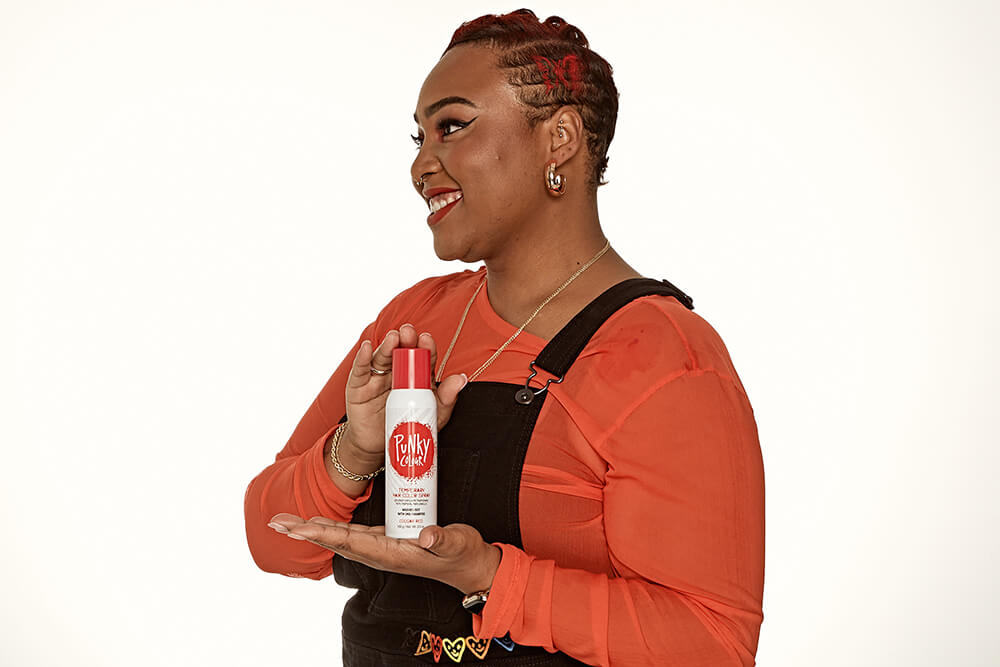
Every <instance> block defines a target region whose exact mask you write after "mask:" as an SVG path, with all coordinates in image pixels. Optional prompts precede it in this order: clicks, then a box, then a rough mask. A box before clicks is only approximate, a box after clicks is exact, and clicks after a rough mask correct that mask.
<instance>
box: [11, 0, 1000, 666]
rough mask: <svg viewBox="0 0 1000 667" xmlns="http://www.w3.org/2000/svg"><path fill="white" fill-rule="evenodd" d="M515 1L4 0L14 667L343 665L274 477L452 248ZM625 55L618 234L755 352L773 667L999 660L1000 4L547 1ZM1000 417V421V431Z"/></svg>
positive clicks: (607, 199)
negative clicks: (297, 439) (421, 172)
mask: <svg viewBox="0 0 1000 667" xmlns="http://www.w3.org/2000/svg"><path fill="white" fill-rule="evenodd" d="M515 8H516V5H511V6H497V5H495V4H492V3H490V4H486V3H481V2H465V3H461V4H459V3H449V4H441V5H435V4H432V3H409V2H407V3H403V2H400V3H397V4H396V5H395V6H392V7H390V6H388V5H387V4H386V3H378V4H375V3H333V2H316V1H312V2H304V1H296V2H277V1H273V2H263V1H260V0H255V1H250V2H247V1H245V0H241V1H239V2H237V1H235V0H233V1H231V2H193V1H190V0H189V1H186V2H170V3H167V2H162V3H157V4H153V3H139V2H124V1H123V0H118V1H105V2H89V3H70V2H65V3H60V2H51V1H50V2H37V1H35V2H30V3H29V2H10V1H7V2H0V222H2V239H0V267H2V268H0V270H2V282H0V285H2V290H3V291H2V298H3V302H2V306H3V310H2V312H3V318H4V319H3V326H2V328H0V331H2V333H0V336H3V337H4V341H3V346H2V349H3V351H4V354H3V357H2V367H0V374H2V377H3V396H0V399H2V405H3V406H4V407H3V417H2V447H3V463H2V465H0V520H2V530H3V538H2V549H0V578H2V581H0V586H2V593H0V628H2V630H0V663H2V664H3V665H16V666H20V665H53V664H74V665H80V666H83V665H112V666H119V665H120V666H127V665H128V666H130V665H138V664H143V665H216V664H239V665H248V666H249V665H271V664H286V665H291V664H315V665H318V664H326V665H333V664H338V663H339V660H340V644H339V633H340V629H339V625H340V612H341V608H342V604H343V601H344V600H345V599H346V597H347V595H348V593H349V591H347V590H345V589H341V588H339V587H338V586H337V585H336V584H335V583H334V581H333V580H332V578H329V579H326V580H323V581H321V582H316V581H310V580H295V579H289V578H285V577H281V576H279V575H274V574H265V573H263V572H261V571H259V570H258V569H257V568H256V567H255V565H254V563H253V561H252V560H251V557H250V554H249V551H248V549H247V545H246V539H245V534H244V527H243V507H242V501H243V493H244V490H245V489H246V486H247V484H248V483H249V481H250V480H251V479H252V478H253V477H254V475H256V474H257V473H258V472H259V471H260V470H261V469H263V468H264V467H265V466H267V465H268V464H270V463H271V462H272V461H273V460H274V456H275V454H276V453H277V452H278V451H279V450H280V449H281V447H282V446H283V445H284V443H285V441H286V440H287V438H288V437H289V435H290V434H291V432H292V429H293V428H294V427H295V424H296V423H297V422H298V419H299V418H300V416H301V415H302V413H303V412H304V411H305V409H306V408H307V407H308V405H309V403H310V401H311V400H312V399H313V397H314V396H315V394H316V393H317V392H318V390H319V388H320V387H321V386H322V385H323V383H324V382H325V381H326V379H327V377H328V376H329V374H330V373H331V372H332V371H333V369H334V368H335V367H336V365H337V364H338V363H339V362H340V360H341V359H342V357H343V356H344V354H345V353H346V352H347V350H348V349H349V348H350V346H351V344H353V342H354V341H355V340H356V338H357V336H358V334H359V333H360V331H361V329H362V327H364V326H365V325H366V324H367V323H368V322H369V321H371V320H372V319H373V318H374V316H375V314H376V313H377V312H378V311H379V309H380V308H381V307H382V306H383V305H384V304H385V303H386V302H387V301H388V300H389V299H390V298H391V297H392V296H393V295H395V294H396V293H398V292H399V291H401V290H402V289H404V288H405V287H408V286H410V285H411V284H413V283H414V282H416V281H417V280H419V279H421V278H424V277H427V276H431V275H442V274H445V273H450V272H453V271H460V270H463V269H465V268H473V269H474V268H477V267H478V266H479V265H478V264H477V265H463V264H461V263H458V262H452V263H444V262H441V261H439V260H438V259H437V258H436V257H435V256H434V253H433V248H432V244H431V235H430V232H429V230H428V229H427V226H426V223H425V220H424V219H425V216H426V208H425V206H424V205H423V203H422V202H421V201H420V200H419V199H418V198H417V196H416V195H415V194H414V192H413V189H412V188H411V187H410V185H409V182H408V178H409V172H408V170H409V164H410V161H411V160H412V159H413V156H414V151H413V144H412V142H411V141H410V139H409V136H408V135H409V134H410V133H411V132H412V131H413V130H414V127H413V121H412V118H411V114H412V112H413V109H414V106H415V102H416V96H417V92H418V90H419V87H420V84H421V83H422V81H423V78H424V76H425V75H426V73H427V72H428V71H429V70H430V68H431V67H432V66H433V64H434V63H435V62H436V60H437V58H438V57H439V55H440V54H441V52H442V51H443V49H444V47H445V46H446V44H447V42H448V40H449V38H450V36H451V33H452V31H453V30H454V29H455V28H456V27H457V26H458V25H459V23H460V22H461V21H463V20H467V19H471V18H474V17H476V16H478V15H480V14H483V13H486V12H494V11H509V10H511V9H515ZM534 9H535V11H536V13H538V14H539V15H540V16H541V17H545V16H548V15H549V14H560V15H562V16H563V17H564V18H566V19H567V20H568V21H570V22H572V23H574V24H576V25H578V26H579V27H580V28H581V29H582V30H583V31H584V32H585V33H586V35H587V36H588V37H589V38H590V41H591V45H592V47H593V48H594V49H595V50H596V51H598V52H599V53H601V54H602V55H604V56H605V57H606V58H607V59H608V60H609V61H610V62H611V64H612V65H613V66H614V68H615V75H616V81H617V84H618V86H619V89H620V91H621V109H620V115H619V120H618V130H617V134H616V137H615V140H614V142H613V143H612V145H611V153H610V155H611V163H610V168H609V170H608V172H607V178H608V179H609V180H610V185H608V186H606V187H604V188H602V189H601V192H600V207H601V219H602V221H603V224H604V230H605V233H606V234H607V235H608V237H609V238H610V239H611V241H612V244H613V245H614V247H615V248H616V249H617V250H618V252H620V253H621V254H622V255H623V256H624V257H625V258H626V260H627V261H629V262H630V263H631V264H632V265H633V266H635V267H636V268H637V269H638V270H639V271H640V272H642V273H643V274H644V275H647V276H651V277H655V278H667V279H669V280H671V281H673V282H675V283H676V284H678V285H679V286H680V287H681V288H682V289H684V290H685V291H687V292H689V293H690V294H692V295H693V296H694V298H695V304H696V306H697V308H698V310H697V312H698V313H700V314H701V315H702V316H703V317H705V318H706V319H707V320H708V321H709V322H711V323H712V324H713V325H714V326H715V327H716V329H717V330H718V331H719V332H720V333H721V335H722V336H723V338H724V340H725V341H726V343H727V344H728V346H729V350H730V352H731V354H732V357H733V359H734V362H735V363H736V366H737V368H738V370H739V372H740V374H741V376H742V379H743V381H744V384H745V385H746V387H747V390H748V392H749V394H750V398H751V401H752V402H753V405H754V408H755V412H756V416H757V420H758V424H759V429H760V437H761V447H762V450H763V455H764V462H765V474H766V488H767V570H766V572H767V574H766V584H765V598H764V615H765V616H764V624H763V627H762V631H761V640H760V647H759V652H758V663H759V664H760V665H766V666H789V667H791V666H800V665H812V666H825V665H830V666H834V665H837V666H840V665H845V664H850V665H889V664H907V665H938V664H948V665H995V664H998V661H1000V648H998V646H997V644H996V642H995V640H994V639H989V635H992V634H993V632H992V631H995V630H996V618H995V601H996V598H997V596H998V594H1000V586H998V583H997V582H998V578H997V576H996V575H995V574H994V567H995V565H996V563H997V562H998V561H1000V548H998V538H997V527H998V525H1000V521H998V519H1000V517H998V503H997V497H996V494H995V492H994V491H993V485H994V482H993V477H994V475H995V472H996V469H997V464H998V460H1000V459H998V455H997V453H996V448H995V446H996V444H997V437H996V435H995V433H996V428H997V427H996V418H995V414H996V413H994V412H992V411H993V410H995V409H996V408H997V405H996V404H997V400H996V397H997V390H998V387H997V379H996V377H997V375H996V374H997V371H998V370H1000V369H998V360H997V353H996V351H995V347H993V345H992V344H990V343H989V341H991V340H995V339H996V338H997V337H998V330H997V329H998V321H1000V317H998V312H997V310H998V308H997V298H996V296H995V294H994V292H995V288H996V286H997V282H998V281H997V278H998V276H997V271H996V268H995V258H994V255H995V254H996V252H997V250H998V232H997V223H998V217H1000V216H998V213H1000V204H998V194H997V193H998V187H997V185H998V182H1000V169H998V158H997V155H998V151H1000V137H998V123H997V121H996V118H997V116H998V104H997V103H998V101H1000V95H998V93H1000V77H998V76H997V68H998V65H1000V58H998V47H997V44H998V40H997V38H996V36H997V34H998V32H1000V15H998V9H997V5H996V3H994V2H988V1H987V2H970V1H966V2H954V1H949V2H944V1H941V2H937V3H926V2H925V3H912V2H902V1H899V2H889V1H887V0H879V1H875V2H872V1H871V0H865V1H864V2H862V1H857V0H855V1H849V2H828V3H802V2H794V1H791V0H788V1H777V0H775V1H770V2H755V3H746V4H745V5H743V4H741V3H729V2H719V1H711V2H699V3H667V4H666V5H657V6H655V7H654V6H653V5H652V4H649V5H648V6H645V5H641V4H639V3H629V2H616V3H613V8H611V7H609V6H607V5H605V4H603V3H602V4H601V5H598V4H597V3H592V4H591V5H587V4H584V3H580V2H573V3H568V2H567V3H565V4H556V3H552V2H546V3H540V4H536V5H535V6H534ZM990 414H994V417H990V416H989V415H990Z"/></svg>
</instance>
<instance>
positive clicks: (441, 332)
mask: <svg viewBox="0 0 1000 667" xmlns="http://www.w3.org/2000/svg"><path fill="white" fill-rule="evenodd" d="M617 95H618V94H617V90H616V88H615V85H614V82H613V80H612V77H611V67H610V66H609V65H608V64H607V63H606V62H605V61H604V60H603V59H602V58H601V57H600V56H598V55H597V54H596V53H594V52H593V51H591V50H590V49H589V48H588V46H587V41H586V39H585V38H584V36H583V34H582V33H581V32H580V31H579V30H577V29H576V28H575V27H573V26H571V25H568V24H566V23H564V22H563V21H562V19H559V18H557V17H552V18H549V19H547V20H546V21H545V22H539V21H538V19H537V17H536V16H535V15H534V14H533V13H531V12H530V11H528V10H521V11H520V12H514V13H512V14H509V15H504V16H484V17H481V18H479V19H476V20H475V21H472V22H470V23H466V24H463V26H462V27H460V28H459V29H458V30H457V31H456V33H455V35H454V37H453V38H452V42H451V44H449V46H448V48H447V49H446V50H445V52H444V54H443V56H442V57H441V59H440V60H439V62H438V63H437V65H436V66H435V67H434V69H433V70H432V71H431V73H430V74H429V75H428V77H427V79H426V80H425V82H424V85H423V87H422V88H421V90H420V95H419V98H418V100H417V107H416V113H415V115H414V119H415V121H416V123H417V128H418V133H417V136H415V137H414V140H415V141H416V142H417V144H418V146H419V151H418V154H417V158H416V159H415V160H414V162H413V165H412V167H411V175H412V178H413V182H414V185H415V187H416V189H417V192H418V194H420V195H421V196H422V197H423V198H424V199H425V201H426V202H427V205H428V208H429V210H430V211H431V213H430V215H429V216H428V224H429V225H430V230H431V233H432V235H433V237H434V250H435V252H436V254H437V256H438V257H439V258H441V259H443V260H452V259H460V260H462V261H464V262H470V263H471V262H478V261H480V260H481V261H483V262H484V266H483V267H480V268H479V269H478V270H475V271H473V270H466V271H462V272H459V273H453V274H450V275H446V276H439V277H433V278H428V279H426V280H423V281H421V282H419V283H417V284H416V285H414V286H412V287H410V288H409V289H407V290H405V291H403V292H402V293H400V294H399V295H398V296H396V297H395V298H394V299H393V300H392V301H391V302H390V303H389V304H388V305H387V306H386V307H385V308H384V309H383V310H382V311H381V313H380V314H379V316H378V318H377V319H376V321H375V322H372V323H371V324H370V325H369V326H368V327H367V328H366V329H365V330H364V331H363V332H362V334H361V336H360V339H359V341H358V344H357V345H355V348H354V349H353V350H352V351H351V352H350V353H349V354H348V355H347V357H346V358H345V360H344V361H343V363H341V365H340V366H339V367H338V369H337V370H336V372H334V374H333V376H332V377H331V378H330V380H329V381H328V382H327V384H326V386H325V387H324V388H323V389H322V391H321V392H320V394H319V396H318V397H317V398H316V400H315V401H314V402H313V404H312V405H311V406H310V408H309V410H308V411H307V412H306V414H305V416H304V417H303V418H302V421H301V422H300V423H299V425H298V427H297V428H296V430H295V432H294V433H293V434H292V437H291V439H290V440H289V442H288V444H287V445H286V446H285V448H284V449H283V450H282V451H281V452H280V453H279V454H278V456H277V460H276V461H275V463H274V464H272V465H271V466H269V467H268V468H266V469H265V470H264V471H263V472H262V473H261V474H260V475H258V476H257V477H256V478H255V479H254V480H253V481H252V482H251V484H250V486H249V488H248V489H247V494H246V499H245V505H246V520H247V537H248V541H249V544H250V549H251V552H252V553H253V556H254V559H255V561H256V562H257V564H258V565H259V566H260V567H261V568H262V569H264V570H265V571H268V572H277V573H281V574H285V575H287V576H293V577H309V578H313V579H320V578H323V577H326V576H327V575H329V574H331V572H332V573H334V575H335V578H336V580H337V581H338V583H340V584H342V585H345V586H350V587H353V588H357V589H358V593H356V594H355V595H354V597H352V598H351V600H350V601H349V602H348V603H347V605H346V607H345V610H344V616H343V623H344V626H343V641H344V663H345V664H347V665H381V664H385V665H390V664H391V665H397V664H399V665H402V664H418V663H427V662H440V661H442V660H445V661H454V662H494V663H497V664H510V665H528V664H530V665H540V664H546V665H548V664H552V665H563V664H591V665H646V664H649V665H724V664H731V665H751V664H753V662H754V654H755V651H756V646H757V638H758V632H759V627H760V623H761V620H762V614H761V597H762V593H763V539H764V533H763V521H764V519H763V468H762V463H761V457H760V447H759V444H758V440H757V434H756V427H755V425H754V420H753V413H752V410H751V408H750V404H749V402H748V401H747V397H746V394H745V392H744V390H743V387H742V385H741V383H740V381H739V378H738V376H737V374H736V371H735V370H734V369H733V367H732V364H731V362H730V360H729V356H728V353H727V352H726V349H725V346H724V345H723V343H722V341H721V340H720V339H719V337H718V336H717V335H716V333H715V332H714V331H713V330H712V329H711V327H710V326H708V324H707V323H705V322H704V321H703V320H701V319H700V318H699V317H697V316H696V315H694V314H693V313H692V312H691V310H690V308H691V302H690V299H689V298H688V297H687V296H686V295H684V294H683V293H682V292H680V291H679V290H677V289H676V288H674V287H673V286H672V285H670V284H669V283H667V282H666V281H658V280H651V279H645V278H643V277H642V276H641V275H640V274H639V273H638V272H637V271H635V270H634V269H633V268H632V267H631V266H629V265H628V264H627V263H626V262H625V260H624V259H622V258H621V257H620V256H619V255H618V254H617V253H616V252H615V251H614V250H613V249H611V248H610V243H609V242H608V241H607V239H606V238H605V237H604V235H603V233H602V232H601V228H600V222H599V219H598V211H597V198H596V191H597V187H598V185H599V184H600V182H601V177H602V175H603V172H604V169H605V167H606V165H607V149H608V145H609V143H610V141H611V138H612V136H613V134H614V127H615V120H616V116H617V108H618V103H617ZM442 341H444V342H445V344H446V345H447V347H446V348H444V349H445V352H444V354H440V355H439V350H441V349H442V348H441V347H440V344H441V342H442ZM375 343H377V346H375V347H374V349H373V345H374V344H375ZM399 346H402V347H424V348H427V349H429V350H430V353H431V357H432V361H431V363H432V368H435V369H436V374H435V378H436V380H437V381H438V382H439V384H437V386H436V396H437V399H438V408H439V425H438V426H439V443H438V446H439V465H440V467H439V472H438V480H439V500H438V512H439V517H438V522H439V524H440V525H439V526H430V527H427V528H425V529H424V530H423V531H422V532H421V534H420V536H419V538H418V539H415V540H397V539H391V538H387V537H385V535H384V529H383V527H382V525H381V524H382V523H383V520H384V519H383V517H384V514H383V512H384V504H383V503H384V499H383V496H382V494H383V493H384V483H383V482H382V477H381V475H379V471H380V470H381V469H382V467H383V463H384V454H383V451H384V412H383V408H384V405H385V399H386V395H387V393H388V390H389V388H390V379H389V377H388V376H387V375H386V373H387V371H388V370H389V369H390V367H391V359H392V350H393V349H394V348H396V347H399ZM446 371H447V373H450V374H447V375H446ZM338 418H339V423H338V421H337V420H338ZM307 519H308V520H307ZM268 526H270V527H268ZM289 538H292V539H289ZM332 552H336V555H334V553H332Z"/></svg>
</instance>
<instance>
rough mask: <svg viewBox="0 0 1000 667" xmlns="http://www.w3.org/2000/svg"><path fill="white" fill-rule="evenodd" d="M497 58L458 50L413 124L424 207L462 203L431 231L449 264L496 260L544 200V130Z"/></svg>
mask: <svg viewBox="0 0 1000 667" xmlns="http://www.w3.org/2000/svg"><path fill="white" fill-rule="evenodd" d="M495 58H496V52H495V51H491V50H489V49H486V48H482V47H477V46H472V45H462V46H457V47H455V48H453V49H451V50H450V51H448V52H447V53H445V54H444V56H442V57H441V60H439V61H438V63H437V65H436V66H435V67H434V69H433V70H431V73H430V74H429V75H428V76H427V79H426V80H425V81H424V85H423V87H422V88H421V89H420V97H419V98H418V100H417V109H416V114H415V120H416V122H417V135H416V136H417V140H418V145H420V148H419V152H418V154H417V158H416V159H415V160H414V161H413V165H412V166H411V168H410V172H411V175H412V177H413V180H414V181H416V180H418V179H420V178H423V186H420V185H416V188H417V191H418V192H419V193H420V194H421V196H422V197H424V199H425V200H428V199H430V200H433V198H434V196H435V195H439V194H443V193H447V192H448V191H452V192H451V193H450V195H449V196H450V197H455V196H457V194H458V193H457V192H455V191H461V199H458V200H457V201H456V202H455V203H454V204H452V205H450V206H448V207H447V208H445V209H442V210H440V211H438V212H437V213H434V212H431V210H432V209H429V212H430V215H429V216H428V224H429V225H430V227H431V230H432V231H433V234H434V250H435V252H436V253H437V255H438V257H440V258H441V259H444V260H451V259H461V260H463V261H466V262H476V261H479V260H482V259H488V258H491V257H494V256H496V253H497V251H498V250H499V249H500V248H502V247H503V246H504V245H505V243H506V242H507V241H508V240H511V239H517V238H518V231H519V229H521V228H522V227H523V225H525V224H527V222H526V221H528V219H529V218H530V216H531V213H532V211H533V210H536V209H537V208H538V206H539V204H540V202H539V198H545V196H546V194H545V187H544V181H543V174H544V168H545V162H546V140H545V132H546V128H545V123H540V124H538V125H537V126H536V127H535V128H534V130H532V129H530V128H529V127H528V123H527V121H526V120H525V118H524V108H523V107H522V106H521V104H520V102H518V100H517V97H516V93H515V89H514V88H513V87H512V86H511V85H510V84H508V83H507V81H506V78H505V75H504V73H503V72H502V71H501V70H500V69H498V68H497V67H496V65H495V64H494V60H495Z"/></svg>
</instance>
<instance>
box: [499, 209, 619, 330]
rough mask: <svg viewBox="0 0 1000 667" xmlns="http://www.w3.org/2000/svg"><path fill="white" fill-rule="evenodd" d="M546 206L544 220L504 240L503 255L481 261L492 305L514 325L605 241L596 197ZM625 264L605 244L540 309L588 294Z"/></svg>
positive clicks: (523, 227)
mask: <svg viewBox="0 0 1000 667" xmlns="http://www.w3.org/2000/svg"><path fill="white" fill-rule="evenodd" d="M559 204H564V203H563V202H559ZM565 204H569V202H565ZM549 208H550V211H548V213H549V216H548V217H549V219H548V220H546V219H544V218H543V219H541V220H539V219H534V220H532V221H530V222H529V223H528V224H525V225H523V226H521V227H520V228H519V230H518V231H517V233H516V234H515V235H514V236H513V237H512V238H510V239H509V240H508V242H507V243H505V244H504V245H503V253H502V254H498V255H496V256H493V257H488V258H484V260H483V261H484V263H485V264H486V273H487V286H486V289H487V296H488V298H489V300H490V304H491V306H492V307H493V309H494V310H495V311H496V312H497V314H499V315H500V316H501V317H503V318H504V319H505V320H507V321H508V322H510V323H512V324H514V325H515V326H519V325H520V324H521V323H522V322H524V320H526V319H527V318H528V317H529V316H530V315H531V314H532V313H533V312H534V311H535V309H536V308H538V306H539V304H541V303H542V302H543V301H544V300H545V299H546V298H548V297H549V296H550V295H551V294H552V293H553V292H554V291H555V290H557V289H558V288H559V287H560V286H561V285H562V284H563V283H565V282H566V281H567V280H568V279H569V278H570V277H571V276H572V275H573V274H574V273H576V272H577V271H578V270H579V269H580V268H581V267H583V266H584V265H585V264H586V263H587V262H589V261H590V260H591V259H593V257H594V256H595V255H596V254H597V253H599V252H600V251H601V250H602V249H603V248H604V245H605V244H606V243H607V238H605V236H604V233H603V232H602V231H601V225H600V221H599V220H598V218H597V208H596V201H595V202H594V203H593V206H590V207H587V206H584V207H580V206H577V207H571V206H565V205H563V206H559V207H556V206H552V207H549ZM573 209H576V210H573ZM556 212H558V217H557V216H556V215H555V213H556ZM627 266H628V265H626V264H625V263H624V261H623V260H622V259H621V257H619V256H618V254H617V253H616V252H615V251H614V250H613V249H611V248H609V249H608V250H607V251H606V252H605V253H604V254H603V255H602V256H601V257H600V259H598V260H597V261H596V262H594V263H593V264H591V265H590V266H589V267H588V268H587V269H586V270H585V271H584V272H583V273H581V274H580V275H579V276H577V277H576V278H575V279H574V280H573V282H572V283H570V284H569V285H568V286H567V287H566V288H565V289H564V290H563V291H562V292H560V293H559V295H558V296H557V297H555V298H554V299H553V300H552V301H551V302H550V303H549V305H546V306H545V310H543V311H542V312H545V311H548V310H550V309H551V310H556V309H557V308H559V304H566V303H572V302H573V301H575V300H576V299H575V296H578V295H581V294H584V295H589V294H590V292H591V291H593V288H594V286H595V285H598V284H603V283H604V281H605V280H606V279H607V277H608V276H609V275H610V274H612V273H615V272H620V271H621V269H622V267H627ZM629 268H630V267H629ZM589 298H592V296H590V297H589ZM589 298H588V300H589Z"/></svg>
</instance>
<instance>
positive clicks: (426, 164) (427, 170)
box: [410, 143, 441, 197]
mask: <svg viewBox="0 0 1000 667" xmlns="http://www.w3.org/2000/svg"><path fill="white" fill-rule="evenodd" d="M440 169H441V163H440V162H438V160H437V158H436V157H434V156H433V155H431V154H430V151H429V150H428V147H427V144H426V143H425V144H424V145H423V146H421V147H420V150H419V151H418V152H417V157H416V159H414V160H413V164H412V165H410V179H411V180H412V181H413V187H415V188H416V189H417V192H418V193H419V194H420V196H421V197H423V189H424V183H425V182H426V180H427V178H428V177H429V176H433V175H434V174H436V173H437V172H438V171H440Z"/></svg>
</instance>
